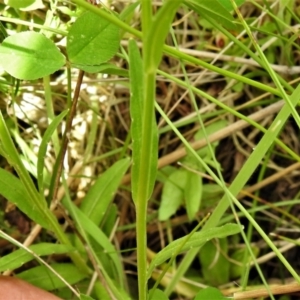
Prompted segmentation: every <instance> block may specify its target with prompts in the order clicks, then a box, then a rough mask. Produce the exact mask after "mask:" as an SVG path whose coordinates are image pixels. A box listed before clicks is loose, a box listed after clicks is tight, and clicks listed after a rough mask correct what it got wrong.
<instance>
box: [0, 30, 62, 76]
mask: <svg viewBox="0 0 300 300" xmlns="http://www.w3.org/2000/svg"><path fill="white" fill-rule="evenodd" d="M0 56H1V60H0V66H1V67H2V68H3V69H4V70H5V71H6V72H7V73H9V74H10V75H12V76H14V77H16V78H18V79H25V80H34V79H37V78H41V77H44V76H46V75H50V74H52V73H54V72H55V71H57V70H58V69H59V68H61V67H62V66H63V65H64V63H65V57H64V56H63V55H62V54H61V52H60V51H59V49H58V48H57V47H56V46H55V44H54V43H53V42H52V41H51V40H49V39H47V38H46V37H45V36H44V35H42V34H40V33H37V32H34V31H25V32H20V33H16V34H14V35H12V36H9V37H7V38H6V39H5V40H4V41H3V43H2V45H1V46H0Z"/></svg>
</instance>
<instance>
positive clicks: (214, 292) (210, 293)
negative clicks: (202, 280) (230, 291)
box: [194, 287, 228, 300]
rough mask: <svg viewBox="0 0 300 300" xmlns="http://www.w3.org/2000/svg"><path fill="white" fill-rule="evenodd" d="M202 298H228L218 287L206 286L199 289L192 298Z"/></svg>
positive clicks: (200, 299)
mask: <svg viewBox="0 0 300 300" xmlns="http://www.w3.org/2000/svg"><path fill="white" fill-rule="evenodd" d="M204 299H213V300H227V299H228V298H227V297H225V296H223V295H222V293H221V292H220V291H219V290H218V289H216V288H212V287H208V288H206V289H203V290H201V291H200V292H199V293H198V294H197V295H196V297H195V298H194V300H204Z"/></svg>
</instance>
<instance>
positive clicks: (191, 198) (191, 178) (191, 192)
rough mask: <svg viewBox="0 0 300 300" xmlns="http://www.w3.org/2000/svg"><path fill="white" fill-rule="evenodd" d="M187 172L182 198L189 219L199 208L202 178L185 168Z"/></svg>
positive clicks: (192, 217)
mask: <svg viewBox="0 0 300 300" xmlns="http://www.w3.org/2000/svg"><path fill="white" fill-rule="evenodd" d="M185 172H186V173H187V179H186V184H185V187H184V200H185V206H186V211H187V215H188V218H189V220H190V221H192V220H193V219H194V218H195V215H196V214H197V212H198V211H199V209H200V205H201V200H202V178H201V176H199V175H198V174H196V173H193V172H190V171H188V170H185Z"/></svg>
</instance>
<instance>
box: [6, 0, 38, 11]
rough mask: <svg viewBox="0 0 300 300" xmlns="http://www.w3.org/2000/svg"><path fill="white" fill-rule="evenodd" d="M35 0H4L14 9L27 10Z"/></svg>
mask: <svg viewBox="0 0 300 300" xmlns="http://www.w3.org/2000/svg"><path fill="white" fill-rule="evenodd" d="M34 2H35V0H4V3H5V4H6V5H8V6H10V7H13V8H17V9H18V8H25V7H27V6H29V5H31V4H33V3H34Z"/></svg>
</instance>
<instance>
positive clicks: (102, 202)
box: [80, 158, 130, 225]
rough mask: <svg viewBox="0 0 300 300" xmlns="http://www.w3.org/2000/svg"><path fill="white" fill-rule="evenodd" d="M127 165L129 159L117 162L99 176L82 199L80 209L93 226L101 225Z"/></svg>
mask: <svg viewBox="0 0 300 300" xmlns="http://www.w3.org/2000/svg"><path fill="white" fill-rule="evenodd" d="M129 164H130V159H129V158H124V159H122V160H119V161H117V162H116V163H115V164H114V165H112V166H111V167H110V168H109V169H108V170H106V171H105V172H104V173H103V174H101V176H100V177H99V178H98V179H97V180H96V182H95V183H94V185H93V186H92V187H91V188H90V189H89V191H88V193H87V195H86V196H85V197H84V199H83V201H82V203H81V205H80V209H81V211H82V212H83V213H85V214H86V216H87V217H89V219H90V220H91V221H93V222H94V223H95V224H97V225H99V224H100V223H101V221H102V218H103V216H104V214H105V212H106V211H107V209H108V206H109V204H110V202H111V200H112V197H113V195H114V194H115V192H116V191H117V188H118V186H119V184H120V182H121V179H122V178H123V176H124V174H125V172H126V171H127V169H128V167H129Z"/></svg>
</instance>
